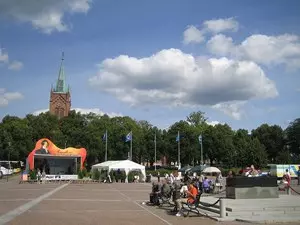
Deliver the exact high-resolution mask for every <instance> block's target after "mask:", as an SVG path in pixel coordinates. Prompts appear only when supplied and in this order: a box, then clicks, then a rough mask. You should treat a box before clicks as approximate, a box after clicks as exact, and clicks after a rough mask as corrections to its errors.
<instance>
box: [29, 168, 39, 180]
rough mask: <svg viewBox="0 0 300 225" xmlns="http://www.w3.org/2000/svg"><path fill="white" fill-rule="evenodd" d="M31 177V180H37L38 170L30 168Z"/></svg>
mask: <svg viewBox="0 0 300 225" xmlns="http://www.w3.org/2000/svg"><path fill="white" fill-rule="evenodd" d="M29 178H30V180H36V178H37V177H36V171H35V170H30V172H29Z"/></svg>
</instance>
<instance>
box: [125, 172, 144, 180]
mask: <svg viewBox="0 0 300 225" xmlns="http://www.w3.org/2000/svg"><path fill="white" fill-rule="evenodd" d="M134 176H139V178H140V179H141V178H143V174H142V173H141V172H140V171H130V172H129V173H128V182H129V183H131V182H133V181H134Z"/></svg>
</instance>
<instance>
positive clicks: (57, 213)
mask: <svg viewBox="0 0 300 225" xmlns="http://www.w3.org/2000/svg"><path fill="white" fill-rule="evenodd" d="M58 188H60V189H59V190H58ZM150 190H151V185H150V184H142V183H140V184H139V183H133V184H124V183H113V184H66V185H63V184H60V185H59V184H57V185H55V184H18V183H17V182H16V181H10V182H8V183H1V187H0V191H1V193H0V225H2V224H11V225H12V224H13V225H27V224H28V225H34V224H43V225H60V224H61V225H65V224H68V225H73V224H74V225H75V224H77V225H79V224H80V225H82V224H87V225H89V224H91V225H92V224H93V225H94V224H108V225H119V224H120V225H121V224H122V225H140V224H142V225H148V224H149V225H153V224H155V225H163V224H165V225H179V224H180V225H182V224H184V225H194V224H195V225H196V224H197V225H199V224H204V225H213V224H218V223H219V222H215V221H213V220H211V219H209V218H205V217H197V216H194V215H193V214H192V216H194V217H188V218H183V217H179V218H178V217H176V216H174V215H173V214H171V213H170V212H169V210H170V209H171V208H159V207H153V206H147V205H142V204H141V203H142V202H144V201H147V200H148V198H149V192H150ZM26 203H28V204H26ZM24 204H25V205H24ZM18 207H19V208H18ZM16 209H17V210H16ZM5 221H6V222H7V223H5ZM234 224H241V223H240V222H222V225H234Z"/></svg>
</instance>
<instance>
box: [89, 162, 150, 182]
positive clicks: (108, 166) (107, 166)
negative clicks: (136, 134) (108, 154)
mask: <svg viewBox="0 0 300 225" xmlns="http://www.w3.org/2000/svg"><path fill="white" fill-rule="evenodd" d="M94 169H98V170H108V171H111V170H118V169H120V170H123V171H125V173H126V176H128V173H129V172H130V171H134V170H140V171H141V173H142V174H143V180H145V178H146V170H145V166H143V165H141V164H138V163H135V162H133V161H130V160H120V161H106V162H102V163H98V164H96V165H93V166H92V170H94ZM126 180H127V178H126Z"/></svg>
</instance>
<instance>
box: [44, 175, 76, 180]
mask: <svg viewBox="0 0 300 225" xmlns="http://www.w3.org/2000/svg"><path fill="white" fill-rule="evenodd" d="M77 179H78V175H46V176H45V178H42V180H77Z"/></svg>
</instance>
